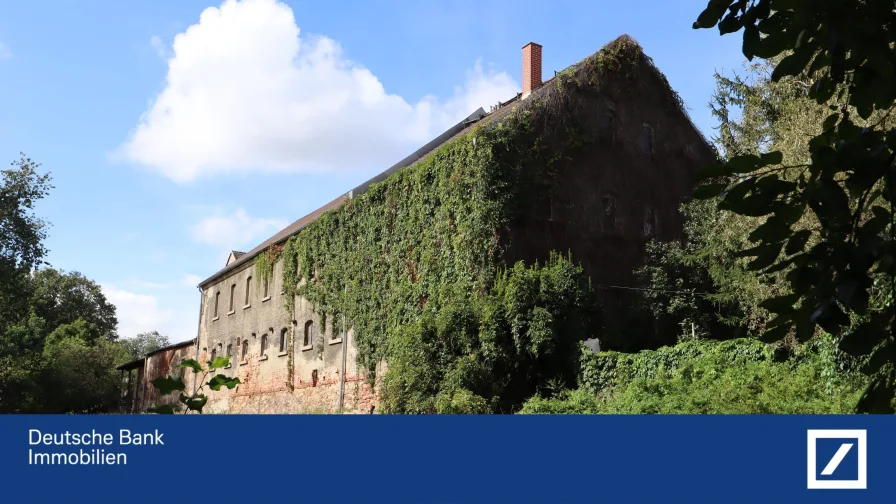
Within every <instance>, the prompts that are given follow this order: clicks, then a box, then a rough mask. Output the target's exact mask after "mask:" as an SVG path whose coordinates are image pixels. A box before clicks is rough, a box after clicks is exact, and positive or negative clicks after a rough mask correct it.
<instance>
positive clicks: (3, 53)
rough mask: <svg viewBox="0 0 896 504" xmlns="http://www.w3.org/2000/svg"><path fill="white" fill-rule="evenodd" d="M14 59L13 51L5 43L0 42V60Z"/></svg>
mask: <svg viewBox="0 0 896 504" xmlns="http://www.w3.org/2000/svg"><path fill="white" fill-rule="evenodd" d="M9 58H12V51H10V50H9V47H6V45H5V44H4V43H3V42H0V59H9Z"/></svg>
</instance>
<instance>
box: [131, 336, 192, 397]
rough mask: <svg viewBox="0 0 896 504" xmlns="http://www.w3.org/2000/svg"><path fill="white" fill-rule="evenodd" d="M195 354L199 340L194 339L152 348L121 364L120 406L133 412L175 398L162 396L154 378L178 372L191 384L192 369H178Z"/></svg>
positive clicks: (177, 374)
mask: <svg viewBox="0 0 896 504" xmlns="http://www.w3.org/2000/svg"><path fill="white" fill-rule="evenodd" d="M195 357H196V340H195V339H191V340H189V341H183V342H181V343H176V344H174V345H168V346H166V347H164V348H160V349H158V350H155V351H152V352H149V353H148V354H146V355H145V356H143V357H141V358H139V359H135V360H133V361H131V362H128V363H126V364H122V365H121V366H118V370H119V371H121V373H122V395H121V403H120V408H119V409H120V410H121V411H122V412H125V413H134V412H139V411H145V410H147V409H148V408H152V407H155V406H158V405H160V404H164V403H168V402H171V401H172V400H174V397H162V396H161V394H159V391H158V390H156V389H155V387H153V386H152V381H153V380H155V379H156V378H163V377H166V376H178V377H180V378H182V379H183V380H184V381H185V382H186V383H188V384H189V386H190V387H192V386H193V373H192V371H186V370H184V369H179V368H178V366H179V365H180V363H181V362H183V361H185V360H187V359H193V358H195ZM125 373H127V376H126V377H125V376H124V375H125Z"/></svg>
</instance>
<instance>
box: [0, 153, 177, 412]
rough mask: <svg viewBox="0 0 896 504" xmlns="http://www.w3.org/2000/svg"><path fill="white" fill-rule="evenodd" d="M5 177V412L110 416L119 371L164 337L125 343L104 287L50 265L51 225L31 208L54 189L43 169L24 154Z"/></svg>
mask: <svg viewBox="0 0 896 504" xmlns="http://www.w3.org/2000/svg"><path fill="white" fill-rule="evenodd" d="M0 177H2V178H0V413H94V412H103V411H109V410H112V409H114V408H116V407H117V405H118V400H119V398H120V393H121V390H122V389H121V387H122V384H121V376H120V373H119V372H118V371H116V370H115V367H116V366H118V365H120V364H123V363H124V362H126V361H128V360H131V359H133V358H134V355H135V353H134V352H140V351H145V350H146V349H147V348H150V347H151V346H152V345H154V344H160V343H161V342H163V341H164V342H167V338H165V337H164V336H160V335H158V333H154V334H152V335H141V336H138V340H135V341H141V343H139V344H136V345H135V344H134V341H132V340H120V339H119V338H118V333H117V325H118V320H117V319H116V317H115V307H114V306H113V305H112V304H111V303H109V302H108V301H107V300H106V297H105V296H104V295H103V293H102V291H101V289H100V287H99V285H97V284H96V283H94V282H93V281H91V280H89V279H87V278H85V277H84V276H83V275H81V274H80V273H78V272H64V271H60V270H57V269H53V268H52V267H48V266H47V265H46V263H45V261H44V258H45V256H46V254H47V250H46V248H45V246H44V244H43V242H44V239H45V238H46V229H47V227H48V223H47V222H45V221H44V220H42V219H40V218H38V217H37V216H36V215H35V213H34V205H35V204H36V203H37V202H38V201H39V200H40V199H42V198H44V197H45V196H47V195H48V194H49V191H50V189H52V185H50V175H49V174H41V173H40V165H39V164H37V163H35V162H34V161H32V160H31V159H29V158H27V157H25V156H24V155H23V156H22V157H21V158H20V159H19V160H17V161H16V162H14V163H12V168H9V169H6V170H3V171H2V172H0Z"/></svg>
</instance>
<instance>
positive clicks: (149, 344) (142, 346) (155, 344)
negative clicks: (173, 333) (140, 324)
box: [119, 331, 171, 359]
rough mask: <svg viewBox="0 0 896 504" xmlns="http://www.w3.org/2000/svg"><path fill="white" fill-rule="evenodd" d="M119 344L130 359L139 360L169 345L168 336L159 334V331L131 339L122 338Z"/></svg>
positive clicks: (141, 334)
mask: <svg viewBox="0 0 896 504" xmlns="http://www.w3.org/2000/svg"><path fill="white" fill-rule="evenodd" d="M119 343H121V345H122V346H123V347H124V348H125V350H127V352H128V354H129V355H130V356H131V358H132V359H139V358H140V357H143V356H144V355H146V354H148V353H150V352H154V351H156V350H158V349H160V348H165V347H166V346H168V345H170V344H171V342H169V341H168V336H163V335H161V334H159V331H151V332H145V333H140V334H138V335H137V336H135V337H133V338H122V339H121V340H119Z"/></svg>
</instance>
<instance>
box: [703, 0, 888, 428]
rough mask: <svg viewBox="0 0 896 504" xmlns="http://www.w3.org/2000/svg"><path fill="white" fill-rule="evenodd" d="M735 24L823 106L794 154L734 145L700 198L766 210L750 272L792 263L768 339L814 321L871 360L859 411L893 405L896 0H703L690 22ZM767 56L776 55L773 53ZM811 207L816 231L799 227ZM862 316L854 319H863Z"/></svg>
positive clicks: (749, 48) (746, 211) (759, 212)
mask: <svg viewBox="0 0 896 504" xmlns="http://www.w3.org/2000/svg"><path fill="white" fill-rule="evenodd" d="M715 26H718V28H719V31H720V33H721V34H722V35H725V34H727V33H734V32H739V31H741V30H743V52H744V55H745V56H746V57H747V58H748V59H751V60H752V59H753V58H764V59H773V61H774V64H773V67H774V68H773V70H772V72H771V76H770V77H771V80H772V81H773V82H777V81H780V80H781V79H783V78H785V77H788V76H803V77H804V79H803V82H804V83H805V85H806V89H807V93H808V97H809V98H811V99H813V100H815V102H816V103H817V104H819V105H823V106H825V107H827V109H828V110H827V114H826V117H825V118H824V119H823V120H822V121H821V122H820V124H818V123H816V124H818V132H817V133H816V134H815V135H813V136H812V137H811V138H809V139H807V141H805V142H804V144H805V146H806V151H805V152H806V155H805V156H804V157H803V158H802V159H796V160H785V159H784V153H783V152H782V151H780V150H770V151H768V152H764V153H762V154H758V155H757V154H756V153H736V155H733V156H730V157H728V158H727V159H726V161H725V162H723V163H721V164H719V165H716V166H712V167H708V168H707V169H706V170H705V171H704V172H703V176H704V177H706V178H709V179H712V180H711V183H708V184H705V185H703V186H701V187H700V188H698V190H697V192H696V193H695V196H697V197H701V198H711V197H716V196H720V201H719V207H720V208H721V209H724V210H728V211H731V212H733V213H735V214H738V215H743V216H749V217H761V218H762V222H761V224H759V225H758V226H756V227H755V228H754V229H753V230H752V232H751V234H750V235H749V239H750V240H751V241H752V242H753V243H755V244H756V245H755V246H753V247H751V248H749V249H747V250H745V251H743V252H742V254H741V255H742V256H744V257H752V258H753V259H752V261H751V262H750V263H749V265H748V268H749V269H750V270H753V271H761V272H764V273H775V272H781V271H786V281H787V286H788V291H787V292H786V293H785V294H783V295H777V296H774V297H770V298H768V299H766V300H765V301H763V303H762V305H761V306H762V307H763V308H765V309H767V310H768V311H770V312H772V313H774V314H775V318H774V319H772V320H771V321H770V322H769V323H768V324H767V325H766V328H765V329H766V331H765V333H764V334H763V339H765V340H767V341H777V340H780V339H783V338H785V337H788V336H793V337H795V338H796V339H797V340H799V341H805V340H808V339H809V338H811V337H812V336H813V335H814V334H816V327H821V328H822V329H823V330H824V331H826V332H828V333H831V334H835V335H837V336H838V337H839V338H840V348H841V349H842V350H843V351H845V352H847V353H850V354H852V355H855V356H863V357H868V364H867V367H866V371H867V372H868V373H869V374H871V375H872V379H871V381H870V384H869V386H868V388H867V389H866V391H865V393H864V394H863V396H862V399H861V400H860V401H859V402H858V407H859V409H860V410H863V411H872V412H893V411H894V404H893V399H894V393H896V341H894V335H893V328H894V323H893V322H894V317H896V304H894V303H892V302H891V300H892V299H893V296H894V295H896V225H894V220H896V218H894V208H893V204H894V202H896V190H894V188H893V183H894V182H896V181H894V180H893V176H894V174H896V173H894V172H896V163H894V161H896V131H894V120H893V118H892V117H891V115H890V112H891V110H892V108H893V106H894V101H896V54H894V52H893V46H894V43H896V29H894V26H896V10H894V8H893V2H892V0H841V1H823V2H815V1H808V0H734V1H732V0H710V1H709V2H708V5H707V8H706V9H705V10H704V11H703V12H702V13H701V14H700V15H699V17H698V18H697V21H696V22H695V23H694V28H712V27H715ZM774 58H779V59H777V60H774ZM807 214H809V215H811V216H812V219H813V220H814V221H815V222H817V228H808V229H806V228H800V227H799V226H798V223H800V222H801V221H802V219H803V218H804V216H805V215H807ZM857 319H858V323H857Z"/></svg>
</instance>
